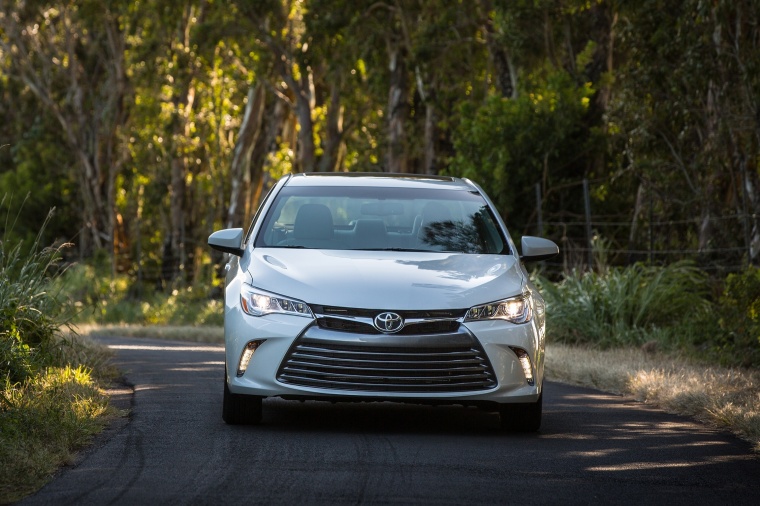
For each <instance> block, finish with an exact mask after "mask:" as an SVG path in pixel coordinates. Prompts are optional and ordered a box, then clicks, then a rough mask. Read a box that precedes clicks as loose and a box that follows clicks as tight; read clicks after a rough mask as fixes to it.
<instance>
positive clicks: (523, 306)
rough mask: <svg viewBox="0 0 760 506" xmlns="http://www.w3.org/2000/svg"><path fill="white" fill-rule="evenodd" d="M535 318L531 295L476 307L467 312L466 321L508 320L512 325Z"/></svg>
mask: <svg viewBox="0 0 760 506" xmlns="http://www.w3.org/2000/svg"><path fill="white" fill-rule="evenodd" d="M532 317H533V308H532V300H531V296H530V295H529V294H525V295H520V296H518V297H511V298H509V299H504V300H499V301H496V302H491V303H490V304H483V305H481V306H475V307H473V308H471V309H470V310H469V311H467V316H465V318H464V320H465V321H470V322H472V321H480V320H507V321H510V322H512V323H526V322H529V321H530V319H531V318H532Z"/></svg>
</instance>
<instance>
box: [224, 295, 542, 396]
mask: <svg viewBox="0 0 760 506" xmlns="http://www.w3.org/2000/svg"><path fill="white" fill-rule="evenodd" d="M304 339H306V340H311V341H312V342H315V340H316V342H325V343H330V342H332V343H333V344H335V345H339V346H342V347H346V346H348V347H351V348H352V349H353V348H357V349H360V350H361V349H362V348H361V347H362V346H366V347H373V349H375V348H377V347H378V346H379V347H383V346H387V347H388V348H389V349H394V350H398V349H404V347H405V346H411V347H415V346H417V345H421V346H425V347H427V348H429V349H434V348H435V347H436V346H437V345H436V342H435V341H436V339H440V343H439V344H440V348H442V349H445V348H446V347H447V346H449V345H451V343H449V342H448V341H452V340H460V341H462V340H465V339H471V340H472V341H473V342H474V343H475V344H476V346H475V348H480V349H481V350H482V353H484V354H485V357H486V358H487V362H489V363H490V372H491V373H492V375H493V382H492V383H490V385H493V386H485V387H484V386H482V385H481V386H478V387H477V388H476V387H473V389H472V390H469V389H468V388H467V387H466V386H465V387H462V386H457V387H456V388H451V389H447V388H446V387H445V386H443V387H439V388H438V390H437V391H436V390H435V389H433V391H430V390H429V389H428V390H426V391H420V390H419V389H417V390H415V389H411V390H410V389H409V388H400V389H397V390H394V388H393V386H386V387H382V384H383V381H382V380H381V379H380V376H381V375H379V376H378V383H377V384H376V385H374V386H367V385H364V386H352V385H350V384H349V385H345V384H344V385H340V386H339V387H335V385H331V386H330V387H329V388H325V387H320V386H318V385H316V384H311V385H306V384H303V382H301V383H302V384H296V383H298V382H296V383H294V382H293V380H292V378H288V377H287V375H283V369H282V366H283V361H284V359H285V358H286V357H288V355H289V353H291V352H292V350H293V348H294V345H295V344H298V343H301V342H303V341H304ZM252 340H265V341H264V342H263V343H262V344H261V345H260V346H259V347H258V349H257V350H256V351H255V353H254V354H253V357H252V358H251V361H250V363H249V365H248V367H247V369H246V371H245V373H244V374H243V375H242V376H239V377H238V376H237V375H236V374H235V371H236V370H237V367H238V363H239V361H240V356H241V353H242V351H243V349H244V347H245V346H246V344H247V343H248V342H250V341H252ZM225 341H226V342H225V345H226V346H225V348H226V361H227V371H228V372H227V382H228V385H229V389H230V391H231V392H232V393H236V394H248V395H257V396H263V397H273V396H279V397H284V398H297V399H324V400H357V399H360V400H378V401H380V400H395V401H414V402H434V403H440V404H444V403H456V404H460V403H465V404H467V403H472V404H479V403H491V402H495V403H510V402H534V401H536V400H537V399H538V397H539V395H540V394H541V386H542V383H543V381H542V380H543V358H544V342H543V341H544V339H543V328H539V327H537V326H536V324H535V320H534V321H531V322H529V323H526V324H521V325H516V324H512V323H509V322H505V321H501V320H490V321H480V322H467V323H462V324H461V325H460V327H459V330H458V331H457V332H456V333H455V336H454V337H452V334H446V335H439V336H435V335H433V336H430V335H421V336H409V335H403V336H402V335H397V334H379V335H366V334H355V333H352V332H344V331H333V330H326V329H323V328H320V327H317V326H316V323H315V321H314V320H312V319H309V318H304V317H299V316H290V315H279V314H270V315H267V316H264V317H251V316H248V315H246V314H245V313H243V312H242V311H241V310H240V308H239V307H237V308H228V312H227V315H226V317H225ZM513 348H520V349H522V350H525V351H526V352H527V353H528V356H529V357H530V360H531V364H532V368H533V375H534V378H535V382H534V385H530V384H528V382H527V381H526V377H525V373H524V372H523V366H522V365H521V363H520V361H519V360H518V357H517V355H516V354H515V351H513ZM278 377H279V378H280V379H278ZM378 385H380V387H378ZM484 385H486V384H485V383H484ZM441 389H442V390H441Z"/></svg>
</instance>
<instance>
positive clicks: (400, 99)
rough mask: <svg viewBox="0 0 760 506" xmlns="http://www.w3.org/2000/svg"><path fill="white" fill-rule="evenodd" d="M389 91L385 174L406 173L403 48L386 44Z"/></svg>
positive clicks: (405, 97)
mask: <svg viewBox="0 0 760 506" xmlns="http://www.w3.org/2000/svg"><path fill="white" fill-rule="evenodd" d="M388 56H389V59H390V62H389V68H390V72H391V76H390V90H389V93H388V155H387V167H386V171H387V172H403V173H405V172H407V171H408V162H407V154H406V143H405V139H404V124H405V122H406V119H407V117H408V116H409V104H408V103H407V102H408V93H409V86H408V82H407V75H406V74H407V72H406V62H405V55H404V51H403V48H402V47H401V46H400V45H398V44H393V43H389V44H388Z"/></svg>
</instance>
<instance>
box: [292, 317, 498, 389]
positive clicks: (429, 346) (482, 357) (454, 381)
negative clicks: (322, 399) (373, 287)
mask: <svg viewBox="0 0 760 506" xmlns="http://www.w3.org/2000/svg"><path fill="white" fill-rule="evenodd" d="M495 378H496V376H495V374H494V372H493V368H492V367H491V364H490V362H489V361H488V357H487V356H486V354H485V352H484V351H483V349H482V347H481V346H480V344H479V343H478V342H477V340H476V339H475V338H474V337H473V336H472V335H471V334H470V333H469V332H467V331H466V330H461V329H460V330H458V331H456V332H451V333H444V334H435V335H430V334H428V335H419V336H403V335H398V334H393V335H380V336H372V338H368V336H367V335H357V334H347V333H344V332H337V331H330V330H326V329H323V328H320V327H318V326H313V327H310V328H309V329H308V330H307V331H306V333H305V334H304V335H303V336H302V337H300V338H299V339H297V340H296V342H295V343H294V345H293V346H292V347H291V349H290V350H289V352H288V353H287V355H286V356H285V359H284V360H283V362H282V364H281V365H280V368H279V370H278V372H277V379H278V381H281V382H283V383H287V384H292V385H298V386H304V387H312V388H328V389H337V390H355V391H362V392H399V393H402V392H403V393H405V392H410V393H423V392H441V393H445V392H466V391H480V390H488V389H491V388H494V387H496V379H495Z"/></svg>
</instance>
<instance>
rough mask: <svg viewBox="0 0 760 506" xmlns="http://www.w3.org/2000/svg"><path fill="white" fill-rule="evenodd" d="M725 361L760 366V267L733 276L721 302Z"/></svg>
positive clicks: (720, 347) (719, 344)
mask: <svg viewBox="0 0 760 506" xmlns="http://www.w3.org/2000/svg"><path fill="white" fill-rule="evenodd" d="M717 314H718V315H720V317H719V319H718V322H719V324H720V328H721V330H722V331H723V332H722V333H721V334H720V335H719V337H718V339H717V343H716V346H715V348H716V349H717V351H719V352H720V355H721V356H722V357H723V362H728V363H734V364H739V365H744V366H760V268H757V267H752V266H751V267H749V268H748V269H746V270H745V271H743V272H740V273H737V274H729V276H728V277H727V278H726V282H725V287H724V290H723V294H722V295H721V297H720V300H719V302H718V312H717Z"/></svg>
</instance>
